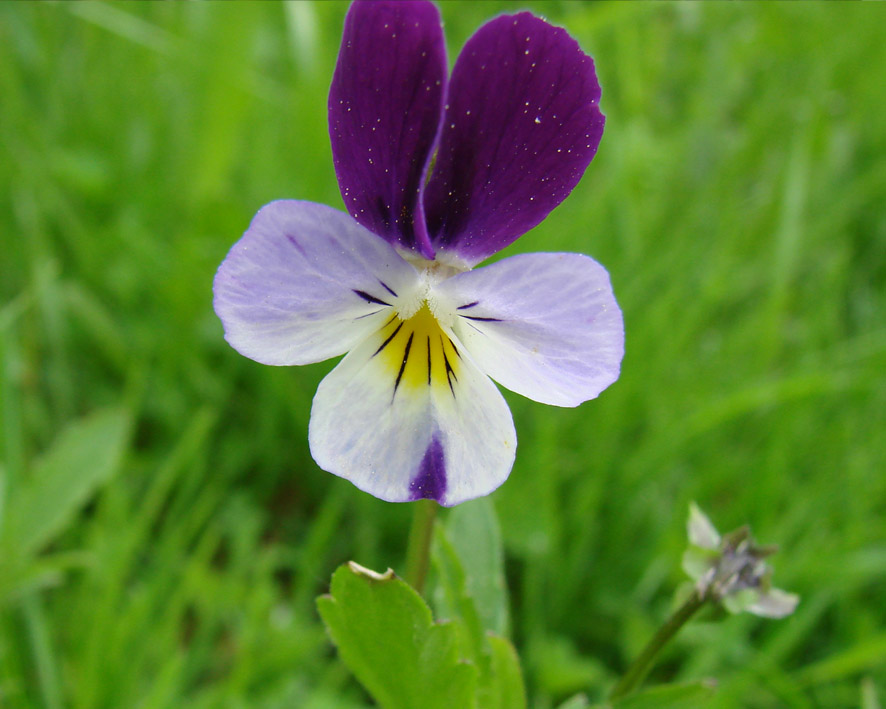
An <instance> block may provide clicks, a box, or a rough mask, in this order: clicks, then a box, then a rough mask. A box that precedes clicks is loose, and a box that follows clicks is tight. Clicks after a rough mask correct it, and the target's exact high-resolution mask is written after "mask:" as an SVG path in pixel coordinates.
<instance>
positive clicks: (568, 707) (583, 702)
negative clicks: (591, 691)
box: [557, 694, 588, 709]
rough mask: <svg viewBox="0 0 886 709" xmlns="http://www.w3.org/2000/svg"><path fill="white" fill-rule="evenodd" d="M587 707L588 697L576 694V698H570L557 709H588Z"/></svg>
mask: <svg viewBox="0 0 886 709" xmlns="http://www.w3.org/2000/svg"><path fill="white" fill-rule="evenodd" d="M587 706H588V698H587V696H586V695H584V694H576V695H575V696H574V697H569V699H567V700H566V701H565V702H563V703H562V704H561V705H560V706H558V707H557V709H586V708H587Z"/></svg>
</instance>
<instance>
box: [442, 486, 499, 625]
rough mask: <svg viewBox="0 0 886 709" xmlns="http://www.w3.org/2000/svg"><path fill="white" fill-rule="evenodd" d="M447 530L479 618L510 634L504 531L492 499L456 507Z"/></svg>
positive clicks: (484, 498)
mask: <svg viewBox="0 0 886 709" xmlns="http://www.w3.org/2000/svg"><path fill="white" fill-rule="evenodd" d="M446 533H447V536H448V537H449V540H450V541H451V542H452V546H453V547H454V549H455V552H456V554H457V555H458V558H459V560H460V561H461V565H462V569H463V570H464V575H465V589H466V590H467V592H468V594H469V595H470V596H471V597H472V598H473V599H474V603H475V605H476V608H477V613H478V614H479V616H480V622H481V623H482V625H483V627H484V628H485V629H486V630H491V631H492V632H493V633H495V634H496V635H500V636H502V637H505V636H507V634H508V622H509V621H508V592H507V585H506V583H505V574H504V554H503V551H502V542H501V531H500V529H499V526H498V518H497V517H496V514H495V508H494V507H493V506H492V502H491V501H490V500H489V499H488V498H486V497H483V498H480V499H478V500H472V501H470V502H465V503H463V504H461V505H458V506H457V507H455V508H454V509H453V510H452V511H451V512H450V513H449V517H448V519H447V522H446Z"/></svg>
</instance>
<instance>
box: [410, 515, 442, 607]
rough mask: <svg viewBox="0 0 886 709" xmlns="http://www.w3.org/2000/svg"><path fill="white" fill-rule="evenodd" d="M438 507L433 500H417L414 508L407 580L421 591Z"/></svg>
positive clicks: (425, 575) (423, 585) (428, 561)
mask: <svg viewBox="0 0 886 709" xmlns="http://www.w3.org/2000/svg"><path fill="white" fill-rule="evenodd" d="M437 507H438V505H437V503H436V502H434V501H433V500H417V501H416V502H415V504H414V505H413V508H412V527H411V529H410V530H409V544H408V545H407V547H406V582H407V583H408V584H409V585H410V586H412V587H413V588H414V589H415V590H416V591H418V592H419V593H421V592H422V591H424V587H425V578H426V577H427V575H428V565H429V563H430V556H431V538H432V537H433V535H434V519H435V518H436V516H437Z"/></svg>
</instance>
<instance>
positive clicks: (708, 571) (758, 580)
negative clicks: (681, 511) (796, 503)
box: [683, 502, 800, 618]
mask: <svg viewBox="0 0 886 709" xmlns="http://www.w3.org/2000/svg"><path fill="white" fill-rule="evenodd" d="M687 531H688V533H689V548H688V549H687V550H686V551H685V552H684V554H683V570H684V571H685V572H686V573H687V574H689V576H690V577H691V578H692V580H693V581H695V588H696V590H697V591H698V593H699V596H700V597H701V598H710V599H712V600H714V601H716V602H718V603H722V604H723V607H724V608H726V610H728V611H729V612H730V613H739V612H741V611H748V612H749V613H753V614H755V615H759V616H764V617H766V618H782V617H784V616H786V615H790V614H791V613H793V612H794V609H795V608H796V607H797V603H798V602H799V600H800V598H799V596H797V595H796V594H794V593H788V592H787V591H782V590H781V589H779V588H773V587H772V582H771V578H772V569H771V568H770V567H769V564H767V563H766V562H765V561H764V559H766V558H767V557H769V556H771V555H772V554H774V553H775V552H776V548H775V547H771V546H769V547H760V546H757V545H756V543H755V542H754V539H753V537H751V532H750V529H748V527H747V526H744V527H740V528H739V529H736V530H735V531H734V532H730V533H729V534H725V535H723V537H721V536H720V534H719V533H718V532H717V530H716V529H715V528H714V525H713V524H711V521H710V520H709V519H708V518H707V516H705V514H704V513H703V512H702V511H701V510H700V509H699V508H698V506H697V505H696V504H695V503H694V502H693V503H692V504H690V506H689V521H688V523H687Z"/></svg>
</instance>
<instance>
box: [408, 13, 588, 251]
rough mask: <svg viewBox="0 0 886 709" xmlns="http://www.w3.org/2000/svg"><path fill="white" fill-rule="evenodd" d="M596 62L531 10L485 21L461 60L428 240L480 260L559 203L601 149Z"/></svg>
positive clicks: (430, 198)
mask: <svg viewBox="0 0 886 709" xmlns="http://www.w3.org/2000/svg"><path fill="white" fill-rule="evenodd" d="M599 101H600V85H599V83H598V82H597V76H596V73H595V71H594V62H593V60H592V59H591V58H590V57H589V56H587V55H586V54H585V53H584V52H582V50H581V48H580V47H579V46H578V43H577V42H576V41H575V40H574V39H572V37H570V36H569V35H568V34H567V32H566V31H565V30H564V29H562V28H560V27H554V26H552V25H549V24H548V23H547V22H545V21H544V20H541V19H539V18H537V17H535V16H533V15H531V14H530V13H527V12H523V13H519V14H517V15H504V16H502V17H498V18H496V19H494V20H491V21H490V22H488V23H486V24H485V25H483V26H482V27H481V28H480V29H479V30H477V32H476V33H475V34H474V35H473V37H471V38H470V39H469V40H468V42H467V44H466V45H465V47H464V49H463V50H462V51H461V53H460V54H459V56H458V60H457V61H456V64H455V68H454V70H453V72H452V77H451V80H450V84H449V93H448V96H447V106H446V110H445V116H444V119H443V123H442V128H441V135H440V138H439V140H440V143H439V149H438V152H437V158H436V164H435V166H434V170H433V173H432V175H431V178H430V181H429V183H428V185H427V187H426V188H425V193H424V209H425V213H426V217H427V224H428V232H429V234H430V236H431V242H432V243H433V245H434V247H435V248H437V249H444V250H449V251H454V252H456V253H457V254H458V256H459V257H461V258H462V259H463V260H465V261H466V262H468V263H472V264H473V263H477V262H479V261H481V260H483V259H484V258H486V257H487V256H489V255H491V254H493V253H495V252H497V251H499V250H501V249H503V248H504V247H505V246H507V245H508V244H510V243H511V242H512V241H514V240H515V239H516V238H517V237H519V236H520V235H522V234H524V233H525V232H527V231H528V230H529V229H531V228H532V227H534V226H535V225H536V224H538V223H539V222H540V221H542V220H543V219H544V218H545V217H546V216H547V215H548V213H549V212H550V211H551V210H552V209H554V207H556V206H557V205H558V204H560V202H562V201H563V200H564V199H565V198H566V197H567V196H568V195H569V193H570V192H571V191H572V189H573V188H574V187H575V185H576V184H578V181H579V180H580V179H581V177H582V175H583V174H584V171H585V169H586V168H587V166H588V164H589V163H590V162H591V159H592V158H593V157H594V154H595V153H596V152H597V145H598V144H599V142H600V137H601V135H602V133H603V123H604V117H603V115H602V113H601V112H600V108H599Z"/></svg>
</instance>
